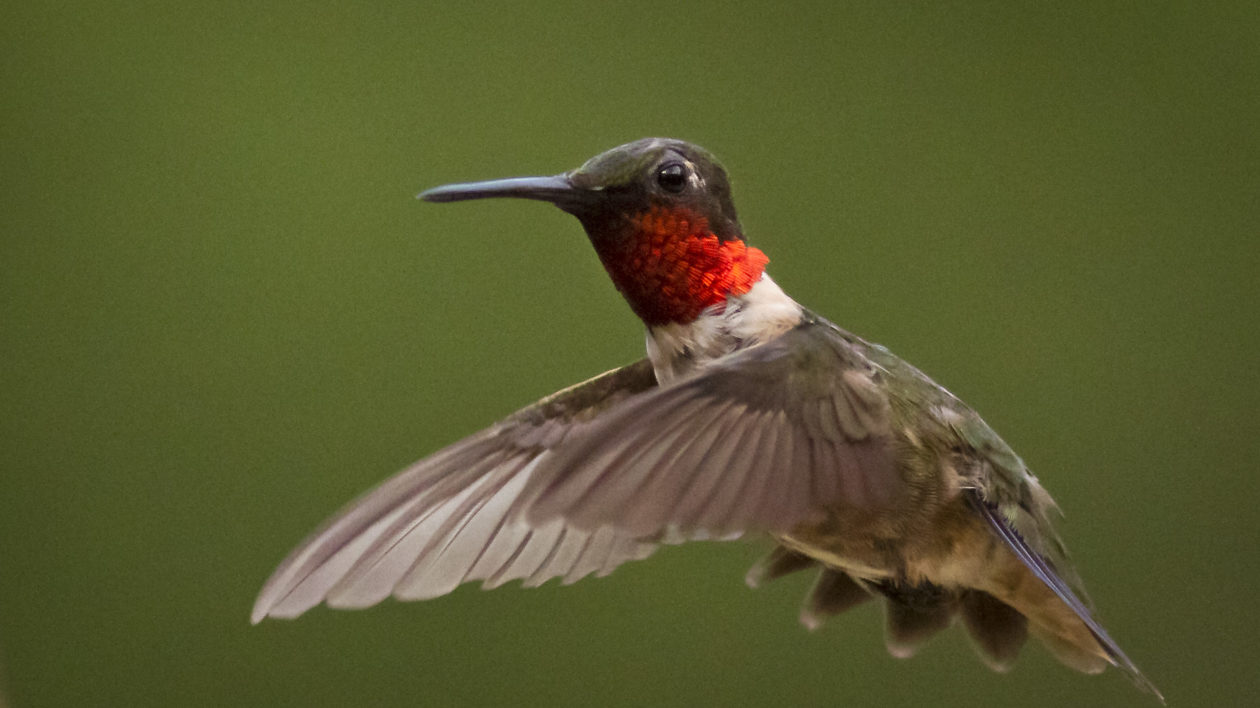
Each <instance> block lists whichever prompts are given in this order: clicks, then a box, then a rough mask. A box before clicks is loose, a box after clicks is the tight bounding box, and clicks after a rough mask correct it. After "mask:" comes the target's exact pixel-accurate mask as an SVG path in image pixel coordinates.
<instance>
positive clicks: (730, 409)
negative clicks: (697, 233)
mask: <svg viewBox="0 0 1260 708" xmlns="http://www.w3.org/2000/svg"><path fill="white" fill-rule="evenodd" d="M881 375H882V374H881V372H880V371H879V369H878V367H876V366H874V365H873V364H872V363H871V362H870V361H869V360H868V359H866V358H865V357H864V356H862V355H861V353H860V351H859V350H858V349H857V348H856V345H855V344H854V343H853V342H852V341H850V340H849V339H847V338H846V337H845V335H844V333H842V332H840V331H839V330H837V329H834V328H833V327H832V326H831V325H830V324H827V323H822V322H806V323H805V324H802V325H800V326H798V327H796V328H795V329H793V330H791V331H789V332H787V333H785V334H784V335H782V336H781V337H778V338H777V339H774V340H772V341H770V342H767V343H765V344H761V345H759V346H756V347H752V348H749V349H745V350H742V351H739V352H736V353H734V354H730V355H728V356H726V357H724V358H722V359H719V360H718V361H716V362H714V363H712V364H711V365H709V366H707V367H705V368H704V369H703V370H701V372H700V373H698V374H696V375H694V376H692V377H691V378H688V379H684V380H682V381H680V382H678V383H675V384H673V385H671V386H668V387H662V388H657V389H653V390H651V391H647V392H645V393H643V394H640V395H638V396H635V397H634V398H632V399H629V400H627V401H625V402H624V403H622V404H620V405H618V406H616V407H613V408H610V409H609V410H607V411H606V412H605V413H604V414H603V415H601V416H600V417H599V419H598V420H596V421H594V422H593V423H592V424H591V425H590V426H589V427H588V428H586V429H585V430H583V431H582V434H581V435H580V436H574V437H573V439H572V441H571V442H566V444H565V445H562V446H559V447H557V448H556V449H555V451H554V454H551V455H548V456H547V457H545V458H543V459H540V460H539V461H538V466H537V468H536V469H535V470H534V471H533V474H531V475H530V478H529V480H528V482H527V484H526V488H525V490H524V492H523V494H522V510H523V513H524V514H525V515H526V518H528V519H529V520H530V521H531V522H534V523H545V522H549V521H552V520H554V519H564V520H565V521H566V522H567V523H570V524H572V525H574V526H576V527H577V528H582V529H596V528H600V527H602V526H613V527H615V528H617V529H619V530H621V531H623V532H625V533H627V534H628V535H630V536H632V537H636V538H653V537H658V536H660V535H662V534H664V535H667V536H668V535H670V534H675V533H681V534H682V535H683V537H688V536H694V535H695V534H700V535H718V536H724V535H728V534H732V533H739V532H742V531H745V530H749V529H761V530H767V531H772V532H774V531H778V532H787V531H790V530H791V529H792V528H794V527H795V526H796V525H797V524H799V523H801V522H802V521H805V520H808V519H809V518H810V517H811V516H812V515H813V514H815V513H817V512H819V511H820V510H821V509H834V508H840V509H844V508H849V509H857V510H869V509H872V508H876V507H878V506H881V505H883V504H886V503H888V502H890V501H891V500H893V499H894V498H895V497H896V496H897V494H898V493H899V491H900V490H901V487H902V485H903V484H904V483H903V481H902V478H901V476H900V473H899V472H898V469H897V465H896V462H895V459H894V450H893V446H892V444H891V423H890V414H891V412H890V404H889V400H888V398H887V396H886V393H885V390H884V388H883V386H882V385H881V381H880V376H881Z"/></svg>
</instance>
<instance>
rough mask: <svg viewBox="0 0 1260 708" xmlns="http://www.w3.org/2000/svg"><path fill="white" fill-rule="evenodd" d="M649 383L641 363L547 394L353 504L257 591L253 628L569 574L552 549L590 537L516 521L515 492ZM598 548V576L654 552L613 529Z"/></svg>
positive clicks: (648, 370)
mask: <svg viewBox="0 0 1260 708" xmlns="http://www.w3.org/2000/svg"><path fill="white" fill-rule="evenodd" d="M655 385H656V379H655V375H654V373H653V370H652V366H651V364H650V362H648V361H647V360H643V361H640V362H637V363H635V364H632V365H630V366H627V367H623V368H621V369H616V370H613V371H610V372H608V373H606V374H603V375H601V376H598V377H595V378H593V379H591V380H589V381H586V382H583V383H581V384H578V385H576V386H573V387H571V388H569V389H566V390H564V391H561V392H559V393H557V394H554V395H552V396H549V397H547V398H545V399H543V400H541V401H539V402H538V403H536V404H534V405H532V406H529V407H527V408H524V409H522V410H521V411H518V412H517V413H515V414H514V415H512V416H511V417H509V418H508V419H506V420H505V421H503V422H502V423H499V424H496V425H495V426H492V427H491V428H489V429H487V430H485V431H482V432H480V433H477V434H475V435H473V436H471V437H469V438H466V439H464V440H462V441H460V442H457V443H455V444H453V445H451V446H449V447H447V448H445V449H443V450H440V451H438V452H436V453H434V454H433V455H430V456H429V457H427V458H425V459H423V460H421V461H419V462H417V463H416V464H414V465H412V466H411V467H409V468H407V469H406V470H404V471H402V472H401V473H399V474H398V475H395V476H394V477H392V478H390V479H388V480H386V481H385V482H383V483H382V484H381V485H379V486H378V487H377V488H375V489H373V490H372V491H370V492H368V493H367V494H365V495H363V496H362V497H360V498H359V499H357V500H355V501H354V502H351V503H350V504H349V505H347V506H346V507H345V508H343V509H342V510H341V511H340V512H338V513H337V514H336V515H334V516H333V517H332V518H330V519H329V520H328V521H326V522H325V523H324V524H323V525H322V526H321V527H320V528H319V529H318V530H316V531H315V532H314V533H313V534H311V536H310V537H308V538H307V539H306V541H304V542H303V543H302V544H300V545H299V546H298V547H297V548H296V549H295V550H294V551H293V552H292V553H290V554H289V557H288V558H286V559H285V561H284V562H283V563H281V565H280V567H279V568H277V569H276V571H275V572H274V573H273V574H272V576H271V578H270V579H269V580H268V581H267V583H266V585H264V587H263V589H262V592H261V593H260V594H259V596H258V599H257V601H256V602H255V605H254V610H253V612H252V614H251V619H252V620H253V621H254V622H258V621H260V620H262V619H263V618H264V617H267V616H273V617H296V616H297V615H300V614H302V613H303V612H305V611H306V610H308V609H310V608H311V607H314V606H315V605H317V604H319V603H320V602H325V601H326V602H328V604H329V605H332V606H337V607H364V606H367V605H371V604H375V603H376V602H379V601H381V600H383V599H384V598H386V597H389V596H390V595H391V594H393V595H396V596H398V597H400V598H404V599H408V598H424V597H433V596H436V595H440V594H443V593H445V592H449V591H450V590H451V589H453V588H454V587H455V586H457V585H459V584H460V583H461V582H465V581H467V580H483V581H484V585H486V586H493V585H495V584H499V583H502V582H506V581H508V580H512V579H529V580H530V581H531V582H532V583H535V584H537V583H541V582H543V581H545V580H546V579H547V578H548V577H555V576H556V575H564V576H566V577H569V576H572V574H573V572H574V563H573V562H568V563H555V562H554V556H555V554H556V553H558V552H559V551H560V550H561V549H558V548H557V547H556V546H557V544H560V543H562V542H564V541H565V539H572V540H571V541H570V543H579V544H587V543H588V542H589V540H590V536H591V535H592V532H591V531H586V530H579V529H570V528H569V525H568V524H566V523H565V522H564V521H563V520H556V521H553V522H548V523H546V524H536V525H530V524H526V523H524V521H523V520H522V519H520V518H519V514H516V513H514V512H513V509H514V508H515V506H516V504H517V502H518V497H519V495H520V492H521V490H522V489H523V488H524V486H525V481H526V480H527V478H528V476H529V474H530V472H531V470H532V469H533V464H534V463H535V462H536V461H537V460H538V459H539V458H540V457H542V456H544V455H545V454H546V453H547V451H548V450H549V449H550V446H552V445H557V444H562V443H563V441H564V440H565V439H566V438H567V437H568V436H570V435H571V434H572V433H573V431H574V430H575V429H580V428H582V427H584V426H586V425H588V421H589V420H590V419H591V418H594V417H595V416H596V415H597V414H598V413H599V412H600V411H603V410H605V409H607V408H609V407H612V406H615V405H616V404H618V403H619V402H621V401H623V400H625V399H627V398H630V397H632V396H633V395H635V394H637V393H641V392H643V391H645V390H647V389H650V388H653V387H655ZM566 532H567V533H566ZM600 543H601V544H603V545H602V546H601V549H602V550H601V555H599V557H598V562H597V563H595V566H594V567H595V569H596V570H600V571H602V572H607V571H608V570H611V569H612V568H613V567H615V566H616V565H618V564H620V563H622V562H625V561H628V560H635V559H639V558H644V557H646V556H647V555H648V554H650V553H651V551H652V550H653V548H654V545H653V544H651V543H647V542H643V541H640V540H636V539H627V538H624V535H623V534H621V533H620V532H616V531H614V530H609V531H606V532H604V534H603V535H602V536H601V537H600ZM568 549H569V547H568V546H566V548H565V549H564V550H566V551H568ZM549 558H551V559H553V561H552V562H549V561H548V559H549ZM592 562H593V561H592ZM551 570H555V571H556V573H553V574H551V575H546V572H547V571H551Z"/></svg>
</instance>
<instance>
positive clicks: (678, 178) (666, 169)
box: [656, 162, 687, 194]
mask: <svg viewBox="0 0 1260 708" xmlns="http://www.w3.org/2000/svg"><path fill="white" fill-rule="evenodd" d="M656 183H657V184H659V185H661V189H663V190H665V191H666V192H673V193H675V194H677V193H679V192H681V191H683V189H686V187H687V168H686V167H684V166H683V165H682V163H680V162H671V163H669V164H668V165H662V166H661V168H660V169H658V170H657V171H656Z"/></svg>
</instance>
